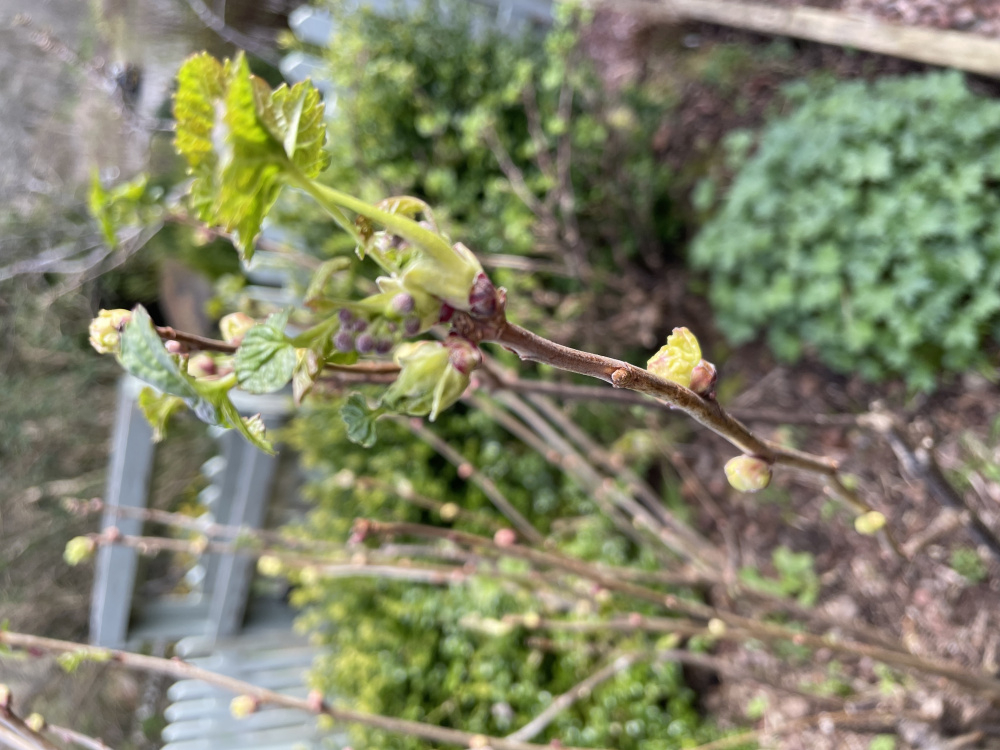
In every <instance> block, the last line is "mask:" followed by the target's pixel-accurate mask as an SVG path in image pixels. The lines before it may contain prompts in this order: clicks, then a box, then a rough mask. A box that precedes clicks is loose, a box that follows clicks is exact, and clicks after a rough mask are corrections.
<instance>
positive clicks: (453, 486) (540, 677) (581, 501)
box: [286, 404, 715, 750]
mask: <svg viewBox="0 0 1000 750" xmlns="http://www.w3.org/2000/svg"><path fill="white" fill-rule="evenodd" d="M379 430H380V437H379V448H378V450H377V451H366V450H364V449H362V448H359V447H358V446H356V445H354V444H352V443H350V442H348V441H347V439H346V436H345V434H344V433H345V429H344V425H343V422H342V421H341V420H340V418H339V415H338V413H337V406H336V405H335V404H324V405H317V406H314V407H313V408H312V409H310V410H309V412H308V413H307V414H305V415H303V416H301V417H300V418H298V419H297V420H296V421H295V423H294V426H293V427H291V428H290V429H289V430H288V432H287V434H286V438H287V439H288V440H289V442H290V444H291V445H292V446H293V447H294V448H296V449H297V450H299V451H301V455H302V458H303V462H304V464H305V466H306V467H307V470H308V471H309V472H310V474H311V476H312V477H313V480H312V481H310V483H309V484H308V486H307V488H306V493H307V496H308V497H309V498H310V499H311V500H312V501H313V502H315V504H316V508H315V510H314V511H313V512H312V513H311V514H310V516H309V518H308V519H307V521H306V522H305V524H304V525H303V526H302V527H301V528H300V529H299V530H298V533H299V534H302V535H305V536H308V537H312V538H319V539H344V538H345V537H346V536H347V535H348V533H349V529H350V526H351V524H352V522H353V521H354V519H355V518H366V517H371V518H378V519H379V520H401V521H402V520H405V521H415V522H423V523H438V524H441V523H447V522H444V521H442V519H441V518H440V516H439V515H438V514H437V513H434V512H433V511H427V510H423V509H420V508H418V507H415V506H414V505H412V504H410V503H407V502H405V501H403V500H401V499H399V497H398V492H397V489H396V488H400V487H402V488H403V489H404V490H405V491H412V492H416V493H418V494H420V495H423V496H425V497H429V498H440V499H447V500H449V501H451V502H454V503H457V504H458V505H459V506H460V507H461V508H462V509H463V510H466V511H470V512H472V513H473V514H477V515H478V517H479V518H480V519H483V520H478V519H477V518H470V519H465V518H461V519H457V520H456V521H455V522H454V523H453V526H454V528H459V529H462V530H468V531H475V532H478V533H485V534H490V533H492V530H493V529H494V528H495V526H494V524H495V523H496V522H498V521H500V522H501V524H502V519H500V517H499V516H498V514H496V512H495V511H493V509H492V506H491V505H490V504H489V502H488V500H487V499H486V497H485V496H483V494H482V493H481V492H480V491H479V490H478V489H476V488H475V487H474V486H473V485H472V484H470V483H468V482H465V481H463V480H460V479H459V478H458V476H457V474H456V473H455V470H454V468H453V467H452V466H451V465H450V464H447V463H446V462H444V461H443V459H441V458H439V457H438V456H436V454H435V453H434V452H433V450H432V449H431V448H429V447H428V446H427V445H425V444H424V443H422V442H419V441H415V440H414V439H413V437H412V436H411V435H410V434H409V431H408V430H407V429H406V428H405V427H404V426H403V425H402V424H400V423H388V424H386V423H383V424H381V425H380V427H379ZM435 432H437V433H438V434H439V435H440V436H441V437H443V438H445V439H446V440H448V441H449V443H450V444H451V445H453V446H454V447H456V448H457V449H458V450H460V451H461V452H462V454H463V455H464V456H465V457H466V458H467V459H469V461H470V462H471V463H472V464H473V465H476V466H479V467H481V468H482V470H483V471H484V472H485V473H486V474H487V476H489V477H490V478H491V479H492V480H493V481H494V482H496V484H497V485H498V487H499V488H500V489H501V491H502V492H504V493H505V495H506V496H507V498H508V499H509V500H510V501H511V502H512V503H513V504H514V505H515V506H516V507H517V508H518V510H519V511H521V512H522V513H524V514H525V515H527V516H528V517H529V518H530V519H531V520H532V521H533V522H534V523H535V524H536V525H537V527H538V528H539V529H540V530H541V531H542V532H543V533H546V532H547V533H549V534H551V537H552V538H553V539H555V540H557V543H558V546H559V549H561V550H562V551H565V552H567V553H570V554H573V555H576V556H579V557H582V558H584V559H589V560H600V561H603V562H606V563H611V564H625V563H628V564H630V565H633V566H639V567H640V568H645V569H654V567H655V563H654V561H653V560H652V559H648V558H647V556H646V554H645V553H642V552H640V551H638V550H637V549H636V548H635V547H634V546H633V545H631V544H630V543H629V542H628V541H627V540H625V539H624V538H623V537H621V536H620V535H619V534H617V533H616V532H615V531H614V530H613V529H611V528H610V527H609V524H608V523H607V521H606V520H605V519H604V518H603V516H601V515H600V514H599V513H598V512H596V510H595V508H594V506H593V504H592V502H591V501H590V500H589V499H588V498H587V497H586V496H584V495H583V494H582V493H581V492H580V490H579V489H578V488H577V487H576V486H575V485H573V484H571V483H570V482H569V481H568V480H566V479H565V478H564V476H563V475H562V474H561V473H559V472H557V471H555V470H554V469H552V468H551V467H550V466H549V465H548V464H547V463H546V462H545V460H544V459H543V458H542V457H541V456H539V455H538V454H537V453H534V452H532V451H531V450H528V449H526V448H524V447H523V446H519V445H517V444H513V443H511V442H510V440H509V438H508V437H507V436H506V435H505V434H504V433H503V431H502V430H500V429H499V428H498V427H497V426H496V425H495V424H494V423H493V422H492V421H491V420H490V419H489V418H487V417H486V416H485V415H483V414H482V413H481V412H469V413H466V414H463V413H461V410H451V411H449V412H447V413H446V414H445V415H443V416H442V417H441V418H440V419H439V420H438V422H437V423H435ZM373 480H374V483H372V481H373ZM502 525H505V524H502ZM498 564H499V565H501V566H502V567H503V568H504V569H505V570H506V571H509V572H512V573H520V572H523V573H525V577H524V579H523V583H522V584H521V585H519V586H511V585H507V584H505V583H503V582H501V581H500V580H498V579H495V578H492V577H491V576H490V575H489V574H488V573H485V574H479V575H477V576H476V577H474V578H472V579H471V580H469V581H467V582H466V583H464V584H451V585H443V586H431V585H421V584H415V583H397V582H392V581H388V580H384V579H373V580H365V579H352V580H344V579H329V580H324V579H322V578H318V577H316V576H309V575H306V576H304V577H303V579H302V580H300V582H299V587H298V588H297V589H296V590H295V592H294V595H293V597H294V598H293V601H294V603H295V604H297V605H299V606H302V607H304V609H305V611H304V614H303V615H302V616H301V618H300V622H299V625H300V626H301V627H302V628H304V629H307V630H310V631H313V632H314V633H316V634H317V636H318V638H319V640H320V641H321V642H322V643H323V644H326V645H327V646H329V650H328V651H327V653H326V655H325V656H324V657H322V658H321V660H320V661H319V663H318V664H317V666H316V668H315V669H314V670H313V680H314V682H315V684H316V686H317V687H319V688H320V689H322V690H323V691H324V692H326V693H328V694H331V695H334V696H344V698H345V699H346V700H348V701H349V702H350V703H351V704H352V705H355V706H357V707H358V708H361V709H364V710H368V711H375V712H379V713H383V714H386V715H389V716H399V717H403V718H407V719H414V720H421V721H427V722H435V723H440V724H442V725H444V726H454V727H460V728H462V729H464V730H467V731H472V732H482V733H485V734H494V735H496V734H499V735H502V734H505V733H509V732H511V731H513V730H514V729H516V728H518V727H519V726H521V725H522V724H524V723H526V722H527V721H528V720H530V719H531V718H533V716H535V715H536V714H537V713H538V712H539V711H541V710H542V709H543V708H544V707H545V706H546V705H547V704H548V702H549V701H551V699H552V698H553V697H554V696H556V695H558V694H560V693H562V692H564V691H565V690H568V689H569V688H571V687H572V686H573V685H575V684H576V683H578V682H579V681H580V680H582V679H584V678H585V677H587V676H589V675H590V674H592V673H593V672H595V671H596V670H597V669H599V668H600V667H602V666H603V665H604V664H606V663H608V662H609V661H610V660H611V659H613V658H614V657H615V656H616V655H619V654H622V653H629V652H632V651H637V650H638V651H646V650H651V649H653V648H656V647H660V648H663V647H669V646H670V645H671V642H670V641H669V639H660V640H659V641H657V640H656V639H654V638H651V637H650V636H649V635H648V634H636V635H621V634H614V633H607V632H606V633H602V634H592V635H580V634H573V633H559V632H552V633H549V632H534V631H532V630H529V629H527V628H523V627H511V626H509V625H504V624H502V623H501V622H500V618H502V617H503V616H504V615H506V614H522V615H523V614H526V613H528V612H535V613H537V614H539V615H541V616H560V615H565V614H568V613H569V612H575V613H576V614H577V615H585V614H586V613H587V612H593V613H598V612H603V613H604V614H610V613H613V612H614V608H615V607H616V606H618V605H617V604H616V603H615V602H614V601H612V600H606V599H602V598H601V597H598V598H597V599H594V596H593V595H594V592H592V591H589V590H588V591H584V590H581V591H565V590H562V591H554V590H552V589H551V588H548V587H547V586H545V584H544V583H543V582H541V581H539V580H538V579H537V578H536V577H531V576H528V575H527V569H524V570H522V569H521V568H520V566H519V565H518V564H517V563H514V562H510V561H507V562H501V563H498ZM630 611H632V610H630ZM636 611H640V612H642V611H644V609H643V608H642V607H639V608H638V609H637V610H636ZM355 732H356V737H355V739H356V741H357V744H358V745H359V746H363V747H378V748H392V749H394V750H395V749H397V748H399V749H400V750H402V749H403V748H407V749H412V750H416V748H420V747H423V744H422V742H421V741H419V740H415V739H413V738H408V737H403V736H396V735H389V734H386V733H383V732H377V731H374V730H366V729H358V730H355ZM713 736H715V734H714V731H713V730H712V729H711V727H710V726H709V725H707V724H705V723H704V722H703V720H702V719H701V717H700V716H699V714H698V713H697V711H696V709H695V695H694V693H693V692H692V691H691V689H690V688H688V687H686V686H685V684H684V682H683V679H682V675H681V672H680V669H679V668H678V667H677V665H676V664H661V663H650V662H644V663H642V664H637V665H635V666H633V667H632V668H630V669H627V670H625V671H623V672H622V673H621V674H620V675H618V676H617V677H616V678H614V679H612V680H609V681H608V682H606V683H604V684H603V685H602V686H600V687H599V688H598V689H596V690H595V691H594V693H593V694H592V695H591V696H590V697H589V698H588V699H585V700H581V701H580V702H579V703H578V704H576V705H575V706H574V707H573V708H572V709H570V710H567V711H565V712H563V713H561V714H560V715H559V717H558V718H557V719H556V720H555V721H554V722H553V724H552V725H551V727H550V728H549V729H548V730H547V731H546V732H545V733H543V734H542V735H540V737H539V738H537V739H536V741H539V742H545V741H547V740H548V739H551V738H553V737H559V738H560V739H561V740H562V742H564V743H567V744H575V745H580V746H588V745H594V746H611V747H618V748H622V749H623V750H628V749H630V748H640V747H641V748H644V750H660V749H662V750H666V749H667V748H676V747H683V746H684V744H683V743H685V742H686V743H691V742H693V741H696V740H697V741H706V740H708V739H711V738H712V737H713Z"/></svg>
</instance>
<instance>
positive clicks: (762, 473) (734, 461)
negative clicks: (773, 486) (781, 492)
mask: <svg viewBox="0 0 1000 750" xmlns="http://www.w3.org/2000/svg"><path fill="white" fill-rule="evenodd" d="M726 478H727V479H728V480H729V484H731V485H732V486H733V487H734V488H735V489H737V490H739V491H740V492H757V491H759V490H762V489H764V488H765V487H767V485H769V484H770V483H771V466H770V464H768V463H767V461H764V460H762V459H759V458H754V457H753V456H737V457H736V458H731V459H730V460H729V461H728V462H727V463H726Z"/></svg>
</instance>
